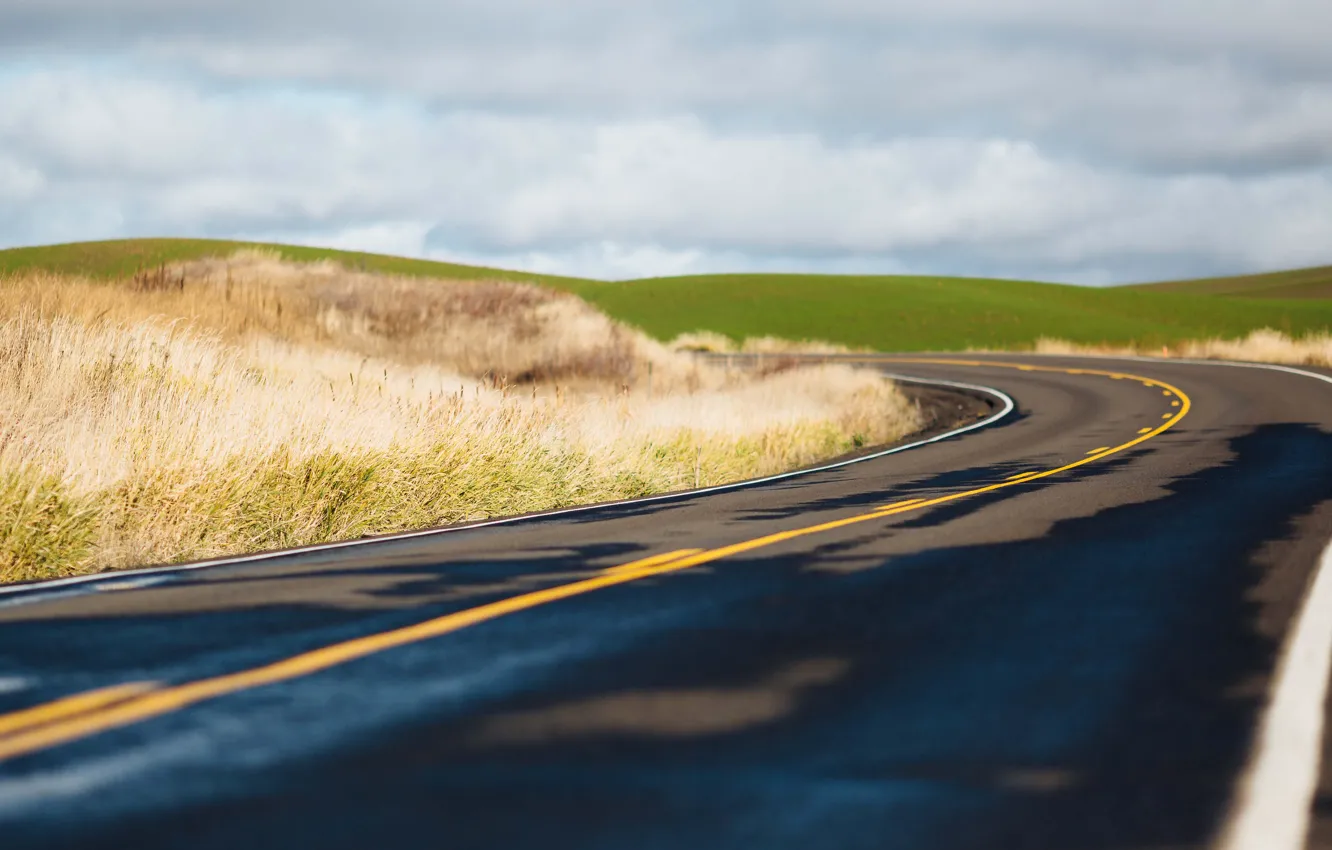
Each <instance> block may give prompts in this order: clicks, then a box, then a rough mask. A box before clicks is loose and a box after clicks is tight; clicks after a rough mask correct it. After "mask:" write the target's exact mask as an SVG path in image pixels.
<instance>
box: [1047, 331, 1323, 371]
mask: <svg viewBox="0 0 1332 850" xmlns="http://www.w3.org/2000/svg"><path fill="white" fill-rule="evenodd" d="M1036 351H1038V352H1040V353H1042V354H1102V355H1115V354H1129V355H1149V356H1156V357H1161V356H1166V357H1184V358H1195V359H1204V360H1249V361H1253V362H1256V363H1284V364H1290V365H1296V366H1332V334H1329V333H1318V334H1309V335H1308V336H1304V337H1298V338H1296V337H1291V336H1289V335H1287V334H1284V333H1282V332H1281V331H1277V330H1272V329H1271V328H1263V329H1261V330H1256V331H1253V332H1252V333H1250V334H1249V335H1248V336H1245V337H1241V338H1240V339H1203V340H1196V341H1193V342H1188V343H1185V344H1183V345H1180V346H1175V347H1174V348H1166V349H1161V348H1141V347H1132V346H1106V345H1080V344H1078V343H1072V342H1067V341H1065V340H1060V339H1041V340H1038V341H1037V343H1036Z"/></svg>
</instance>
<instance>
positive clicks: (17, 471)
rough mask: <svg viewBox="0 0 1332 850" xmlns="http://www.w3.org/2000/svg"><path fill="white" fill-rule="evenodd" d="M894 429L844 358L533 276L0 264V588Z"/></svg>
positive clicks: (588, 488) (553, 495)
mask: <svg viewBox="0 0 1332 850" xmlns="http://www.w3.org/2000/svg"><path fill="white" fill-rule="evenodd" d="M649 376H650V377H649ZM916 426H917V419H916V414H915V411H914V409H913V408H912V407H911V406H910V405H909V404H908V403H907V402H906V401H905V400H904V398H903V397H902V396H901V395H900V394H899V393H898V392H897V390H896V389H895V388H894V387H893V386H892V385H891V384H889V383H887V382H884V381H882V380H881V379H879V378H877V377H875V376H873V375H871V374H869V373H866V372H860V371H854V370H852V369H849V368H847V367H840V366H831V367H819V368H817V369H794V370H786V371H780V372H775V373H768V374H760V373H752V372H750V373H741V372H737V371H733V370H732V371H727V370H721V369H715V368H711V367H708V366H706V365H704V364H699V363H697V362H696V361H695V360H694V358H692V357H690V356H689V355H685V354H679V353H675V352H672V351H670V350H669V349H667V348H666V347H664V346H661V345H659V344H656V343H654V342H652V341H651V340H649V339H647V338H646V337H644V336H642V335H641V334H639V333H637V332H636V331H633V330H632V329H630V328H626V327H624V326H620V325H617V324H615V323H613V322H611V321H610V320H609V319H607V318H605V317H604V316H602V315H601V314H599V313H597V312H596V311H594V310H593V309H592V308H590V307H589V306H588V305H586V304H585V303H584V302H581V301H578V300H577V299H574V298H572V297H570V296H567V295H561V294H558V293H552V292H549V291H547V290H542V289H537V288H535V287H529V286H523V285H514V284H472V283H459V282H452V283H450V282H432V281H407V280H398V279H393V278H383V277H374V276H370V275H361V274H357V273H351V272H346V271H344V270H341V269H339V268H337V267H334V266H322V265H320V266H313V267H309V266H306V267H300V266H290V265H285V264H281V263H278V262H276V261H274V260H272V259H271V258H268V257H264V256H262V255H258V256H256V255H247V256H242V257H237V258H233V260H232V261H230V262H229V263H212V264H207V265H205V264H194V265H190V266H185V267H181V268H178V269H168V270H164V271H163V272H162V273H160V274H153V275H141V276H140V277H139V278H138V279H137V280H136V281H134V282H132V283H130V282H122V283H120V284H102V283H93V282H89V281H84V280H77V279H70V278H57V277H51V276H33V275H26V276H19V277H14V278H10V279H7V280H3V281H0V580H6V581H13V580H21V579H31V578H41V577H53V576H59V575H68V574H72V573H78V572H86V571H91V570H100V569H112V568H120V567H127V566H133V565H141V564H146V563H160V562H172V561H180V560H186V559H193V558H201V557H209V556H215V555H219V554H225V553H235V552H242V551H252V550H258V549H265V548H274V547H282V546H294V545H302V544H309V543H315V542H322V541H329V540H337V539H347V538H352V537H357V536H361V535H364V534H375V533H386V532H392V531H399V530H404V529H409V528H419V527H428V526H434V525H441V524H446V523H450V522H455V521H460V520H465V519H473V518H481V517H487V516H495V515H502V514H512V513H521V512H525V511H533V510H541V509H547V508H553V507H557V506H562V505H569V504H576V503H585V502H595V501H600V500H607V499H615V498H623V497H631V496H637V495H643V494H647V493H652V492H661V491H666V490H673V489H681V488H686V487H692V486H694V485H696V484H703V485H706V484H712V483H718V482H722V481H728V480H737V479H742V478H746V477H751V476H756V475H762V474H766V473H770V472H774V471H778V470H781V469H788V468H792V467H796V466H800V465H803V464H807V463H811V462H814V461H817V460H819V459H822V458H825V457H828V456H831V455H835V454H838V453H841V452H843V451H846V450H847V449H849V448H851V447H853V446H855V445H859V444H861V443H867V442H868V443H873V442H882V441H888V440H891V439H895V438H897V437H899V436H901V435H903V434H905V433H907V432H909V431H911V430H912V429H914V428H915V427H916Z"/></svg>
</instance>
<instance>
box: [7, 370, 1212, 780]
mask: <svg viewBox="0 0 1332 850" xmlns="http://www.w3.org/2000/svg"><path fill="white" fill-rule="evenodd" d="M880 362H882V361H880ZM892 362H897V363H932V364H946V365H952V366H993V367H1002V368H1011V369H1020V370H1022V371H1025V372H1062V373H1068V374H1074V375H1099V376H1102V377H1107V378H1111V379H1114V380H1132V381H1139V382H1141V383H1142V384H1144V385H1146V386H1148V387H1158V388H1160V389H1161V390H1162V392H1163V393H1164V394H1165V396H1167V397H1171V398H1172V400H1174V401H1178V402H1179V406H1178V407H1177V408H1175V407H1172V408H1171V411H1172V412H1170V413H1167V414H1165V420H1166V421H1164V422H1163V423H1161V424H1159V425H1157V426H1156V427H1154V428H1151V429H1145V430H1144V431H1143V432H1140V434H1139V436H1137V437H1136V438H1135V439H1132V440H1130V441H1128V442H1126V443H1122V444H1120V445H1118V446H1113V447H1108V448H1103V449H1096V450H1095V451H1094V452H1093V453H1091V454H1090V455H1088V456H1086V457H1083V458H1081V459H1079V460H1077V461H1074V462H1073V463H1069V464H1065V465H1064V466H1060V467H1057V468H1055V469H1047V470H1040V471H1033V472H1030V473H1022V474H1021V475H1017V476H1014V477H1013V478H1010V479H1009V480H1007V481H1001V482H999V483H996V484H990V485H987V486H984V487H977V488H975V489H972V490H967V491H965V492H959V493H952V494H949V495H946V496H938V497H935V498H922V499H911V500H909V501H903V502H895V503H893V504H891V505H884V506H882V507H879V508H876V509H874V510H873V511H870V512H869V513H864V514H858V515H856V516H851V517H846V518H844V519H837V520H832V521H831V522H822V523H819V524H817V525H810V526H806V527H804V528H796V529H791V530H789V531H780V532H777V533H776V534H768V535H765V536H763V537H756V538H754V539H752V540H745V541H742V542H740V543H732V544H730V545H728V546H721V547H718V548H716V549H708V550H701V549H681V550H678V551H675V552H667V553H664V554H658V555H653V556H652V557H649V558H643V559H640V560H637V561H632V562H630V563H627V564H621V565H619V566H616V567H611V568H609V569H607V570H604V571H602V572H601V573H599V574H598V575H596V576H594V577H592V578H588V579H584V580H582V581H576V582H573V583H570V584H564V585H559V586H557V587H551V588H547V589H545V590H537V591H533V592H531V593H525V594H522V595H521V596H514V597H511V598H509V599H502V600H500V601H498V602H491V603H489V604H487V605H481V606H478V607H476V608H470V609H468V610H466V611H459V612H457V613H454V614H448V615H446V616H443V617H437V618H435V619H433V620H427V621H425V622H422V623H417V624H415V625H412V626H406V627H404V628H400V629H394V630H392V631H387V632H381V633H379V634H373V635H367V636H366V637H361V638H356V639H354V640H349V641H344V642H343V643H337V644H333V645H330V646H325V647H322V648H320V649H315V650H312V651H310V652H304V653H301V654H299V655H295V656H292V657H290V658H286V659H283V660H281V661H277V662H274V663H272V664H266V665H264V666H262V667H255V668H251V669H249V670H242V671H240V672H237V673H229V674H226V675H222V676H215V677H212V678H208V679H200V680H197V681H194V682H187V683H185V684H180V685H167V684H162V683H155V682H131V683H126V684H123V685H116V686H114V687H110V688H103V689H99V690H96V691H89V692H86V693H80V694H74V695H72V696H69V697H65V698H64V699H59V700H55V701H53V702H49V703H46V704H44V705H39V706H36V707H33V708H29V709H24V710H22V711H18V712H14V713H11V714H5V715H0V760H3V759H8V758H13V757H16V756H21V755H25V754H27V753H32V752H36V751H38V750H42V749H46V748H48V747H54V746H58V745H60V744H64V743H68V742H70V741H74V740H77V739H79V738H84V737H87V736H89V735H95V734H97V733H99V732H105V731H107V730H110V729H115V728H118V727H122V726H128V725H130V724H133V723H138V722H140V721H143V720H147V719H149V718H152V717H157V716H160V715H163V714H167V713H169V712H172V711H178V710H180V709H182V708H186V707H187V706H191V705H194V704H196V703H200V702H203V701H205V700H210V699H214V698H216V697H220V696H223V695H224V694H230V693H235V692H236V691H242V690H246V689H248V688H257V687H262V686H264V685H272V684H276V683H278V682H283V681H287V680H289V679H295V678H298V677H301V676H308V675H310V674H311V673H316V672H319V671H320V670H326V669H328V668H330V667H334V666H336V665H339V664H345V663H347V662H349V661H354V660H356V659H358V658H364V657H366V656H367V655H373V654H375V653H378V652H383V651H385V650H388V649H393V648H394V647H399V646H404V645H407V644H412V643H417V642H419V641H424V640H429V639H431V638H436V637H440V636H441V635H446V634H449V633H450V632H456V631H458V630H459V629H464V628H467V627H468V626H474V625H476V624H478V623H484V622H486V621H487V620H494V619H496V618H498V617H503V616H505V615H507V614H514V613H517V612H519V611H525V610H527V609H530V608H536V607H538V606H541V605H547V604H549V603H551V602H557V601H559V600H561V599H568V598H570V597H573V596H580V595H582V594H584V593H591V592H592V591H594V590H601V589H602V588H607V587H614V586H615V585H621V584H628V583H629V582H633V581H638V580H640V579H644V578H648V577H650V576H658V575H664V574H666V573H674V572H679V571H681V570H687V569H689V568H690V567H696V566H699V565H700V564H706V563H710V562H712V561H718V560H721V559H722V558H728V557H730V556H732V555H740V554H743V553H745V552H752V551H754V550H755V549H762V548H764V547H767V546H772V545H774V544H777V543H782V542H785V541H788V540H795V539H797V538H800V537H808V536H810V535H813V534H820V533H822V532H825V531H833V530H835V529H839V528H845V527H847V526H850V525H856V524H858V523H863V522H871V521H873V520H878V519H883V518H885V517H890V516H894V515H896V514H902V513H907V512H909V511H919V510H924V509H926V508H931V507H934V506H936V505H942V504H946V503H948V502H956V501H958V500H961V499H967V498H970V497H972V496H979V495H981V494H983V493H991V492H994V491H996V490H1003V489H1005V488H1009V487H1015V486H1018V485H1020V484H1029V483H1031V482H1032V481H1037V480H1039V479H1042V478H1048V477H1050V476H1052V475H1058V474H1060V473H1062V472H1067V471H1069V470H1071V469H1076V468H1078V467H1080V466H1085V465H1086V464H1089V463H1092V462H1094V461H1097V460H1101V459H1103V458H1106V457H1109V456H1110V455H1113V454H1117V453H1119V452H1122V451H1125V450H1126V449H1131V448H1133V447H1134V446H1137V445H1139V444H1141V443H1144V442H1146V441H1147V440H1150V439H1152V438H1153V437H1155V436H1157V435H1159V434H1161V433H1163V432H1165V431H1167V430H1169V429H1170V428H1172V427H1173V426H1174V425H1175V424H1176V423H1178V422H1179V421H1180V420H1181V419H1183V418H1184V416H1185V415H1187V414H1188V412H1189V408H1190V402H1189V398H1188V396H1187V395H1185V394H1184V393H1183V392H1182V391H1181V390H1179V389H1178V388H1176V387H1173V386H1171V385H1170V384H1166V383H1163V382H1161V381H1156V380H1153V379H1151V378H1144V377H1141V376H1138V375H1128V374H1124V373H1122V372H1106V371H1100V370H1096V369H1062V368H1055V367H1047V366H1030V365H1027V364H1018V363H995V362H987V361H978V360H942V359H895V360H893V361H892Z"/></svg>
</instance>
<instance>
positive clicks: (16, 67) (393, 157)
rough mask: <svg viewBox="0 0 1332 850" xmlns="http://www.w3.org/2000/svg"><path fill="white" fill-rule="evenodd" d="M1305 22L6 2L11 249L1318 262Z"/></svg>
mask: <svg viewBox="0 0 1332 850" xmlns="http://www.w3.org/2000/svg"><path fill="white" fill-rule="evenodd" d="M1328 28H1332V6H1328V5H1327V4H1326V3H1325V2H1323V0H1274V2H1272V3H1268V4H1264V5H1262V6H1261V8H1260V7H1258V6H1254V5H1253V4H1251V3H1247V2H1240V0H1208V1H1207V2H1204V0H1180V2H1178V3H1172V4H1166V5H1162V4H1159V3H1155V2H1150V3H1149V2H1148V0H1126V2H1124V3H1120V4H1106V3H1101V2H1092V0H935V2H931V3H928V4H927V3H924V2H920V3H889V4H885V3H877V2H870V0H824V2H819V3H815V2H813V0H780V1H779V2H775V3H765V4H763V5H762V6H761V7H760V6H759V5H758V4H752V5H750V4H741V5H739V6H734V5H732V6H729V7H726V8H725V9H723V8H722V7H721V6H718V5H716V4H710V3H704V2H702V0H698V2H692V1H691V2H675V3H670V4H666V3H662V2H648V0H622V2H611V0H569V2H568V3H563V4H549V3H545V2H537V0H493V2H481V0H465V2H459V0H452V2H446V3H441V4H421V3H419V2H415V0H382V2H380V3H378V4H374V5H371V4H368V3H365V2H352V0H328V2H322V3H318V4H315V3H313V0H277V2H273V0H265V1H264V2H262V3H261V2H258V0H229V2H226V3H223V2H221V0H171V2H167V0H124V2H118V3H116V4H114V5H113V6H111V5H108V4H105V3H101V2H98V0H41V2H38V1H37V0H13V2H9V3H5V4H4V5H3V7H0V45H4V44H6V43H7V44H9V47H8V48H0V50H3V51H5V52H0V200H4V201H7V202H8V201H17V202H22V204H23V205H24V208H23V210H22V212H19V211H18V208H17V207H15V206H14V205H13V204H12V203H11V204H9V207H10V209H8V210H6V209H3V208H0V242H5V243H9V244H14V243H16V242H27V241H42V240H45V239H47V238H52V239H54V238H59V239H68V238H80V237H94V236H111V235H118V234H141V233H143V234H147V233H152V234H163V233H179V234H193V233H197V234H208V235H228V236H229V235H256V236H258V235H273V236H277V237H281V238H285V239H290V240H293V241H303V242H320V241H322V242H325V243H329V242H332V243H336V244H338V245H343V246H347V247H358V248H365V249H370V250H383V251H388V252H393V253H415V254H432V255H435V254H439V255H444V256H448V257H450V258H453V259H464V258H473V259H482V260H486V261H496V262H504V263H507V262H509V261H510V260H512V261H513V262H514V263H515V264H518V265H524V266H530V267H539V268H542V269H548V270H552V271H561V272H565V273H586V274H595V275H601V276H609V277H623V276H633V275H638V274H649V273H672V272H685V271H702V270H709V269H716V268H727V269H734V268H770V267H773V266H774V264H785V267H791V268H802V269H814V268H828V269H839V270H857V271H860V270H865V271H868V270H874V269H883V270H898V269H928V270H931V271H957V272H969V273H980V274H987V273H988V274H1004V273H1007V274H1028V275H1036V276H1047V277H1059V278H1063V279H1070V280H1072V279H1077V280H1094V281H1104V280H1106V279H1125V278H1139V277H1142V276H1144V275H1146V276H1150V275H1151V274H1155V273H1158V272H1159V273H1162V274H1173V273H1189V272H1191V271H1197V272H1208V271H1213V270H1218V269H1229V268H1234V269H1236V270H1241V269H1248V268H1256V267H1265V266H1281V265H1293V264H1297V263H1313V262H1323V261H1328V260H1332V240H1329V239H1328V234H1329V233H1330V232H1332V222H1329V218H1328V216H1329V212H1328V211H1329V210H1332V189H1330V188H1329V184H1330V182H1332V178H1330V177H1329V174H1332V55H1330V54H1328V52H1327V51H1326V50H1325V47H1324V45H1323V42H1322V37H1321V35H1320V33H1321V32H1323V31H1325V30H1326V29H1328Z"/></svg>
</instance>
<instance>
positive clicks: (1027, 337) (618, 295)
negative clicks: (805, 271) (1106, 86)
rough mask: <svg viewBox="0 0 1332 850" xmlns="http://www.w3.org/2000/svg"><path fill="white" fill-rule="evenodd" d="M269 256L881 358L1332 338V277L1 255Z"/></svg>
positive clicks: (34, 251)
mask: <svg viewBox="0 0 1332 850" xmlns="http://www.w3.org/2000/svg"><path fill="white" fill-rule="evenodd" d="M245 247H263V248H266V249H269V250H273V251H276V252H278V253H280V254H281V255H282V256H283V257H285V258H287V259H291V260H296V261H314V260H319V259H331V260H336V261H338V262H341V263H343V264H345V265H348V266H351V267H354V268H359V269H364V270H367V271H379V272H386V273H392V274H403V275H412V276H421V277H440V278H451V279H458V278H464V279H476V280H484V279H491V280H493V279H503V280H514V281H527V282H532V283H538V284H542V285H547V286H553V287H556V288H559V289H563V290H566V291H569V292H573V293H575V294H577V295H579V296H582V297H583V298H586V299H587V300H589V301H591V302H592V303H594V304H596V305H597V306H598V307H600V308H602V309H603V310H605V311H606V312H607V313H609V314H610V315H612V316H614V317H615V318H617V319H621V320H623V321H626V322H629V323H631V324H634V325H637V326H639V327H641V328H643V329H644V330H646V331H647V332H648V333H650V334H652V335H654V336H656V337H658V338H662V339H669V338H671V337H674V336H676V335H677V334H680V333H684V332H687V331H693V330H712V331H717V332H720V333H724V334H727V335H728V336H732V337H736V338H741V337H746V336H762V335H773V336H781V337H788V338H794V339H826V340H830V341H834V342H841V343H845V344H848V345H853V346H865V347H870V348H876V349H880V350H939V351H943V350H960V349H966V348H1019V349H1020V348H1029V347H1030V346H1031V345H1032V344H1033V343H1034V342H1035V341H1036V340H1037V339H1040V338H1041V337H1059V338H1062V339H1067V340H1070V341H1072V342H1078V343H1087V344H1098V343H1105V344H1110V345H1125V344H1138V345H1143V346H1157V345H1173V344H1176V343H1179V342H1182V341H1185V340H1191V339H1201V338H1211V337H1237V336H1242V335H1244V334H1246V333H1248V332H1249V331H1251V330H1254V329H1257V328H1264V327H1270V328H1275V329H1277V330H1280V331H1284V332H1286V333H1288V334H1293V335H1300V334H1304V333H1308V332H1314V331H1323V330H1327V329H1329V328H1332V298H1321V297H1319V295H1318V293H1319V292H1324V293H1326V294H1328V295H1332V269H1329V268H1323V269H1306V270H1300V271H1292V272H1279V273H1274V274H1267V275H1248V276H1244V277H1233V278H1215V279H1210V280H1196V281H1180V282H1170V283H1161V284H1150V285H1142V286H1128V287H1112V288H1100V289H1098V288H1091V287H1081V286H1068V285H1063V284H1051V283H1035V282H1027V281H1011V280H983V279H973V278H945V277H930V276H901V275H893V276H845V275H786V274H736V275H701V276H693V277H676V278H654V279H645V280H634V281H619V282H605V281H594V280H586V279H579V278H568V277H556V276H551V275H540V274H534V273H528V272H518V271H507V270H501V269H488V268H477V267H472V266H460V265H453V264H449V263H439V262H433V261H427V260H413V259H406V258H401V257H388V256H382V255H377V254H364V253H355V252H347V251H336V250H331V249H321V248H305V247H295V246H277V245H264V246H256V245H254V244H253V243H240V242H220V241H212V240H197V239H140V240H120V241H112V242H88V243H77V244H72V245H56V246H45V247H37V248H16V249H10V250H6V251H0V275H2V274H5V273H14V272H19V271H23V270H28V269H45V270H50V271H54V272H60V273H67V274H79V275H85V276H91V277H100V278H106V279H109V280H110V279H116V278H122V277H127V276H129V275H131V274H132V273H133V272H134V271H135V270H137V269H141V268H145V267H153V266H156V265H158V264H161V263H170V262H173V261H179V260H186V259H192V258H198V257H203V256H222V255H227V254H230V253H232V252H234V251H236V250H237V249H240V248H245Z"/></svg>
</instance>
